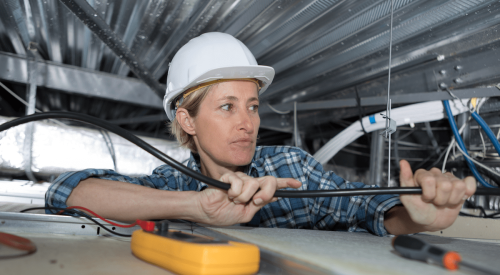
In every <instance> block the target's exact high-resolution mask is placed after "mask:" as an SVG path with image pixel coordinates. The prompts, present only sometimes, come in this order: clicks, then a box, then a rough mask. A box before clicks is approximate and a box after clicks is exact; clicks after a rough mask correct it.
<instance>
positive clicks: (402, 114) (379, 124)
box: [314, 99, 469, 164]
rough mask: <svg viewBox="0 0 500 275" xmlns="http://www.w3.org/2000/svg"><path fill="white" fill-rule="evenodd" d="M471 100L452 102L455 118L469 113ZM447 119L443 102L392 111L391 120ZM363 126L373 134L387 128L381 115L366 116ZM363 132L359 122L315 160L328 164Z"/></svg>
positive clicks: (324, 148)
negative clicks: (468, 105) (468, 104)
mask: <svg viewBox="0 0 500 275" xmlns="http://www.w3.org/2000/svg"><path fill="white" fill-rule="evenodd" d="M468 100H469V99H462V103H463V104H462V103H461V102H460V100H458V99H457V100H453V101H451V100H450V106H451V111H452V113H453V115H454V116H456V115H458V114H461V113H464V112H467V111H469V108H468V107H466V106H467V101H468ZM445 117H446V113H445V111H444V107H443V102H442V101H440V100H438V101H429V102H424V103H418V104H412V105H408V106H404V107H400V108H396V109H392V110H391V119H394V120H396V122H397V125H398V126H401V125H406V124H410V123H420V122H426V121H435V120H440V119H443V118H445ZM363 126H365V130H366V132H368V133H369V132H372V131H375V130H380V129H384V128H385V119H383V118H382V116H381V115H380V114H379V113H376V114H373V115H370V116H366V117H364V118H363ZM363 134H364V133H363V130H362V129H361V124H360V123H359V120H358V121H356V122H354V123H353V124H351V126H349V127H347V128H346V129H345V130H344V131H342V132H340V133H339V134H338V135H336V136H335V137H333V138H332V139H331V140H330V141H328V142H327V143H326V144H325V145H324V146H323V147H321V149H319V150H318V151H317V152H316V153H315V154H314V158H315V159H316V160H317V161H319V162H320V163H321V164H325V163H327V162H328V161H329V160H330V159H331V158H333V156H335V155H336V154H337V153H338V152H339V151H340V150H341V149H342V148H344V147H345V146H347V145H348V144H350V143H351V142H353V141H355V140H356V139H358V138H359V137H360V136H362V135H363Z"/></svg>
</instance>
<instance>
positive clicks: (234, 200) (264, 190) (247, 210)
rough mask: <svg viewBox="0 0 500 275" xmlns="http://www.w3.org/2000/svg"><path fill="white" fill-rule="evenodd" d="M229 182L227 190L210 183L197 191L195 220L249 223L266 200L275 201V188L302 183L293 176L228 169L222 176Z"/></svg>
mask: <svg viewBox="0 0 500 275" xmlns="http://www.w3.org/2000/svg"><path fill="white" fill-rule="evenodd" d="M220 180H221V181H222V182H225V183H229V184H230V185H231V188H230V189H229V190H228V191H225V190H221V189H218V188H213V187H209V188H207V189H205V190H203V191H201V192H199V193H198V200H197V202H198V209H199V210H198V213H199V215H200V216H199V217H198V218H197V219H196V222H201V223H205V224H211V225H220V226H225V225H233V224H237V223H246V222H249V221H250V220H252V218H253V216H254V215H255V213H257V211H259V210H260V209H261V208H262V207H264V206H265V205H266V204H268V203H270V202H273V201H276V200H277V198H273V195H274V192H276V190H278V189H283V188H288V187H291V188H299V187H300V186H302V183H301V182H300V181H298V180H295V179H292V178H276V177H273V176H265V177H261V178H252V177H250V176H248V175H246V174H244V173H241V172H236V173H226V174H224V175H223V176H222V177H221V179H220Z"/></svg>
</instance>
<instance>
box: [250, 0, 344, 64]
mask: <svg viewBox="0 0 500 275" xmlns="http://www.w3.org/2000/svg"><path fill="white" fill-rule="evenodd" d="M342 2H344V1H340V0H317V1H312V2H311V3H308V2H305V1H304V2H302V5H300V6H299V7H297V9H298V10H292V11H291V12H290V13H291V14H292V15H291V16H282V17H283V19H284V20H282V21H284V22H281V23H280V24H279V25H278V26H276V27H274V28H273V29H271V28H267V29H265V30H264V31H263V32H262V33H260V34H259V37H260V39H259V40H258V39H254V40H253V41H251V42H250V43H249V44H248V45H247V46H248V48H249V49H250V51H251V52H252V53H253V54H254V56H255V57H256V58H260V57H261V56H262V55H264V54H265V53H266V52H268V51H270V50H272V49H273V48H275V47H276V46H278V45H279V43H280V42H282V41H283V40H285V39H286V37H289V36H290V35H292V34H293V33H296V32H298V31H300V30H301V29H303V28H305V27H307V26H308V25H310V24H312V23H313V22H314V21H315V20H317V19H318V18H320V17H321V16H322V15H323V14H325V13H327V12H329V11H330V10H332V9H333V8H335V7H337V6H338V5H339V4H340V3H342Z"/></svg>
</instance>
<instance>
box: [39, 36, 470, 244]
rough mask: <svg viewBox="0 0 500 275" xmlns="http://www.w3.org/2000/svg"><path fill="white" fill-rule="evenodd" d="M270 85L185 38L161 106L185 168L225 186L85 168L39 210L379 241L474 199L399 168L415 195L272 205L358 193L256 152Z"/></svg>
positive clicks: (255, 70) (216, 39)
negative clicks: (352, 234)
mask: <svg viewBox="0 0 500 275" xmlns="http://www.w3.org/2000/svg"><path fill="white" fill-rule="evenodd" d="M273 77H274V70H273V69H272V68H270V67H266V66H259V65H257V62H256V61H255V58H254V57H253V56H252V54H251V53H250V51H249V50H248V49H247V47H246V46H245V45H244V44H242V43H241V42H240V41H239V40H237V39H235V38H234V37H232V36H230V35H227V34H223V33H207V34H203V35H201V36H199V37H197V38H195V39H192V40H191V41H190V42H189V43H187V44H186V45H185V46H183V47H182V48H181V49H180V50H179V52H178V53H177V54H176V55H175V57H174V59H173V60H172V63H171V65H170V68H169V73H168V79H167V91H166V95H165V99H164V107H165V111H166V112H167V115H168V117H169V119H170V120H171V121H172V123H171V131H172V133H173V134H174V135H175V136H176V138H177V139H178V141H179V142H180V144H181V145H182V146H185V147H187V148H189V149H190V150H191V151H192V154H191V158H190V160H189V161H188V162H187V166H188V167H190V168H192V169H193V170H195V171H198V172H201V173H202V174H204V175H206V176H208V177H211V178H213V179H218V180H219V179H220V180H221V181H223V182H226V183H229V184H230V185H231V188H230V189H229V191H227V192H226V191H222V190H219V189H215V188H211V187H207V185H205V184H204V183H201V182H198V181H196V180H194V179H192V178H190V177H188V176H186V175H183V174H181V173H179V172H178V171H176V170H174V169H172V168H171V167H169V166H168V165H163V166H160V167H158V168H156V169H155V170H154V171H153V174H152V175H150V176H145V177H140V178H130V177H126V176H122V175H119V174H117V173H116V172H114V171H112V170H99V169H87V170H84V171H80V172H69V173H64V174H62V175H61V176H60V177H59V178H58V179H57V180H56V181H55V182H54V184H53V185H52V186H51V187H50V189H49V190H48V192H47V196H46V198H47V201H46V203H47V205H48V206H53V207H67V206H76V205H78V206H84V207H87V208H90V209H92V210H94V211H95V212H97V213H99V214H101V215H103V216H105V217H107V218H111V219H115V220H122V221H130V220H135V219H138V218H140V219H186V220H191V221H195V222H201V223H206V224H213V225H232V224H236V223H247V224H248V225H251V226H266V227H286V228H310V229H327V230H348V231H369V232H371V233H373V234H376V235H379V236H384V235H387V234H388V233H390V234H408V233H415V232H421V231H436V230H442V229H444V228H446V227H448V226H450V225H451V224H452V223H453V222H454V221H455V219H456V218H457V216H458V213H459V211H460V208H461V205H462V203H463V201H464V199H466V198H468V197H469V196H471V195H472V194H473V193H474V192H475V188H476V187H475V186H476V184H475V180H474V179H473V178H471V177H468V178H466V179H464V180H460V179H457V178H455V177H454V176H453V175H451V174H450V173H446V174H441V172H440V171H439V170H438V169H435V168H434V169H432V170H430V171H424V170H418V171H417V172H416V173H415V175H413V173H412V171H411V168H410V166H409V164H408V162H406V161H401V175H400V181H401V185H402V186H421V187H422V189H423V194H422V195H402V196H401V197H399V196H394V195H378V196H353V197H336V198H321V197H319V198H298V199H288V198H282V199H276V198H273V197H272V196H273V194H274V192H275V191H276V190H277V189H284V188H290V189H292V188H294V189H298V190H318V189H338V188H345V189H348V188H362V187H365V185H364V184H362V183H353V182H347V181H345V180H343V179H341V178H340V177H338V176H336V175H335V174H334V173H333V172H327V171H324V170H323V168H322V166H321V165H320V164H319V163H318V162H317V161H316V160H314V159H313V158H312V156H310V155H309V154H307V153H306V152H304V151H303V150H300V149H298V148H294V147H287V146H270V147H256V140H257V133H258V129H259V125H260V118H259V114H258V106H259V99H258V97H259V94H261V93H263V92H264V91H265V90H266V89H267V87H269V85H270V84H271V82H272V79H273ZM259 189H260V190H259ZM175 191H185V192H175Z"/></svg>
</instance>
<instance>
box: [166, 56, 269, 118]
mask: <svg viewBox="0 0 500 275" xmlns="http://www.w3.org/2000/svg"><path fill="white" fill-rule="evenodd" d="M238 78H255V79H258V80H260V81H261V82H262V88H261V89H260V91H259V95H261V94H262V93H263V92H265V91H266V90H267V88H268V87H269V85H271V83H272V81H273V79H274V69H273V68H272V67H269V66H262V65H249V66H232V67H224V68H216V69H212V70H210V71H207V72H204V73H202V74H201V75H199V76H196V77H194V78H193V80H190V81H189V84H188V85H186V86H184V87H183V88H180V89H176V90H172V91H169V88H170V87H168V86H167V93H166V95H165V97H164V98H163V107H164V108H165V111H166V113H167V116H168V119H169V120H171V121H172V120H173V119H174V115H173V114H172V110H173V101H174V100H175V99H176V98H177V97H178V96H179V95H180V94H182V93H183V92H184V91H186V90H188V89H189V88H191V87H194V86H196V85H199V84H202V83H206V82H210V81H213V80H217V79H238Z"/></svg>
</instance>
